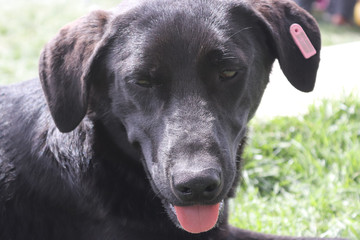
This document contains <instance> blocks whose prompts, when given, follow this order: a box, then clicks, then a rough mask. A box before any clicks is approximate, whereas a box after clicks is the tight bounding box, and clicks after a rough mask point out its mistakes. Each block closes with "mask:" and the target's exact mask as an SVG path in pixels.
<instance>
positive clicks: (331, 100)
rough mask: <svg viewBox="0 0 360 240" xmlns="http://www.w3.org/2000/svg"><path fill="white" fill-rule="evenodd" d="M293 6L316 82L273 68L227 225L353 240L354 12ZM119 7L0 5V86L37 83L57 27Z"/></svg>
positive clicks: (357, 149)
mask: <svg viewBox="0 0 360 240" xmlns="http://www.w3.org/2000/svg"><path fill="white" fill-rule="evenodd" d="M296 1H297V2H298V3H299V4H301V5H302V6H303V7H304V8H306V9H307V10H308V11H310V12H311V13H312V14H313V15H314V16H315V17H316V19H317V20H318V23H319V26H320V29H321V33H322V44H323V49H322V53H321V56H322V61H321V65H320V69H319V74H318V80H317V81H318V83H317V86H316V88H315V91H314V92H313V93H311V94H304V93H299V92H297V91H296V90H294V89H293V88H292V87H291V86H290V84H289V83H288V82H287V80H286V79H285V77H284V76H283V74H282V72H281V70H280V69H279V66H278V65H277V64H275V66H274V70H273V73H272V75H271V79H270V85H269V87H268V89H267V91H266V94H265V96H264V98H263V101H262V104H261V106H260V109H259V111H258V114H257V117H256V118H255V119H254V120H253V121H252V122H251V126H250V129H249V141H248V147H247V149H246V152H245V155H244V159H245V162H244V167H243V168H244V171H243V177H242V184H241V187H240V188H239V190H238V195H237V198H236V199H235V200H234V201H233V203H232V206H231V209H230V210H231V219H230V220H231V223H232V224H234V225H236V226H238V227H241V228H245V229H252V230H255V231H262V232H267V233H274V234H283V235H298V236H315V235H316V236H321V237H335V236H341V237H348V238H350V239H359V240H360V98H359V94H358V93H359V92H358V88H359V86H360V26H359V25H360V20H359V18H360V5H355V4H357V3H358V1H353V0H340V2H347V1H349V2H351V1H353V2H352V3H348V4H350V5H352V7H351V8H350V10H346V11H345V10H339V9H340V8H341V7H336V6H335V5H331V2H330V0H321V1H312V0H305V1H298V0H296ZM335 1H336V0H334V2H335ZM337 2H339V1H337ZM118 3H119V1H115V0H11V1H9V0H0V85H3V84H11V83H16V82H19V81H23V80H27V79H31V78H34V77H37V75H38V73H37V69H38V66H37V65H38V58H39V54H40V51H41V49H42V47H43V46H44V44H45V43H46V42H47V41H49V40H50V39H51V38H52V37H53V36H54V35H55V34H56V33H57V32H58V30H59V29H60V28H61V27H62V26H64V25H65V24H67V23H68V22H70V21H73V20H75V19H76V18H78V17H80V16H82V15H84V14H86V13H88V12H89V11H91V10H94V9H98V8H101V9H107V8H111V7H114V6H116V5H117V4H118ZM333 4H334V3H333ZM356 9H358V10H356ZM356 11H359V12H357V14H355V15H354V12H356ZM0 91H1V90H0ZM0 94H1V92H0ZM0 121H1V116H0Z"/></svg>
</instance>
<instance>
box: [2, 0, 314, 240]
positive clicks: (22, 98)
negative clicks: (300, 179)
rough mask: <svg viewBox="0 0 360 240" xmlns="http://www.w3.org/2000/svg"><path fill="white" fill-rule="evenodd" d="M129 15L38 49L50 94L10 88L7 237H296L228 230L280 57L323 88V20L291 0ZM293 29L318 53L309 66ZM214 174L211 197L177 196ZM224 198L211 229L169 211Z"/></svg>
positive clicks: (25, 86) (188, 3) (81, 23)
mask: <svg viewBox="0 0 360 240" xmlns="http://www.w3.org/2000/svg"><path fill="white" fill-rule="evenodd" d="M125 4H126V3H125ZM125 7H126V6H125V5H120V7H119V8H117V9H114V10H112V11H96V12H93V13H91V14H89V15H88V16H86V17H83V18H81V19H79V20H77V21H76V22H74V23H72V24H69V25H67V26H66V27H64V28H63V29H62V30H61V31H60V32H59V34H58V35H57V36H56V37H55V38H54V39H53V40H52V41H51V42H49V43H48V44H47V45H46V46H45V48H44V51H43V52H42V54H41V59H40V64H39V72H40V81H41V85H40V81H39V80H38V79H34V80H31V81H27V82H23V83H20V84H17V85H11V86H3V87H1V88H0V113H1V122H0V239H2V240H25V239H26V240H32V239H34V240H55V239H59V240H60V239H61V240H63V239H67V240H71V239H78V240H79V239H86V240H91V239H109V240H110V239H114V240H115V239H124V240H137V239H154V240H155V239H156V240H161V239H164V240H165V239H167V240H168V239H172V240H176V239H189V240H190V239H202V240H204V239H208V240H210V239H216V240H235V239H236V240H240V239H294V238H291V237H284V238H281V237H277V236H270V235H264V234H259V233H253V232H249V231H245V230H240V229H235V228H233V227H230V226H229V225H228V223H227V201H228V198H229V197H231V196H233V195H234V191H235V189H236V185H237V182H238V178H239V171H240V166H241V161H240V157H239V156H240V155H241V152H242V149H243V147H244V145H245V144H244V142H245V135H246V125H247V122H248V121H249V120H250V119H251V118H252V116H253V115H254V113H255V111H256V108H257V106H258V104H259V102H260V100H261V97H262V94H263V91H264V89H265V87H266V85H267V83H268V79H269V73H270V71H271V67H272V64H273V62H274V60H275V58H278V59H279V61H280V65H281V67H282V69H283V71H284V73H285V74H286V76H287V77H288V79H289V81H290V82H291V83H292V84H293V85H294V86H295V87H296V88H298V89H299V90H302V91H311V90H312V88H313V86H314V83H315V77H316V71H317V67H318V63H319V51H320V35H319V30H318V28H317V25H316V23H315V21H314V20H313V18H312V17H311V16H310V15H308V14H307V13H306V12H304V11H303V10H301V9H300V8H298V7H296V5H295V4H293V3H292V1H287V0H286V1H285V0H282V1H274V0H272V1H269V0H258V1H255V0H249V1H240V0H238V1H236V0H234V1H219V0H171V1H166V0H155V1H138V5H137V6H134V7H131V8H129V9H128V10H126V11H125V10H123V9H124V8H125ZM295 22H296V23H299V24H301V25H302V27H303V28H304V30H305V31H306V32H307V34H308V36H309V38H310V39H311V41H312V42H313V44H314V45H315V48H316V49H317V51H318V54H317V55H316V56H314V57H312V58H311V59H309V60H305V59H304V58H303V57H302V55H301V53H300V51H299V50H298V48H297V47H296V46H295V44H294V42H293V41H292V39H291V36H290V35H289V27H290V25H291V24H292V23H295ZM224 71H235V72H236V74H235V75H234V76H230V77H226V76H225V77H224V75H223V74H224V73H223V72H224ZM230 75H231V74H230ZM44 93H45V94H44ZM239 146H240V147H239ZM237 156H238V157H237ZM189 169H190V170H189ZM209 169H210V170H209ZM208 170H209V171H208ZM179 174H180V175H182V176H181V177H179ZM184 176H185V177H184ZM214 176H215V180H216V181H218V184H217V185H216V186H215V187H212V188H211V191H208V192H207V193H206V194H207V195H206V196H205V195H202V194H199V195H196V194H195V193H194V192H195V191H194V192H192V193H191V195H190V196H189V195H186V196H183V195H182V194H184V192H185V191H183V192H181V189H180V192H179V189H178V188H179V186H178V185H179V184H178V182H180V183H183V182H184V181H185V182H186V183H188V182H189V181H191V183H192V184H195V185H196V187H198V186H199V185H198V184H199V182H195V183H194V179H201V181H205V180H204V179H208V178H209V177H210V178H211V177H212V178H214ZM201 181H200V182H201ZM201 184H202V183H201ZM213 189H215V190H216V191H215V190H214V191H213ZM209 192H210V193H211V194H210V195H208V193H209ZM193 193H194V194H193ZM219 202H222V207H221V213H220V217H219V220H218V223H217V225H216V227H215V228H213V229H212V230H210V231H208V232H205V233H201V234H190V233H187V232H186V231H184V230H182V229H181V228H180V227H179V223H178V221H177V219H176V216H175V214H174V212H173V210H172V205H180V206H186V205H193V204H215V203H219ZM300 239H301V238H300ZM302 239H309V238H302Z"/></svg>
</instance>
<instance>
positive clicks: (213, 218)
mask: <svg viewBox="0 0 360 240" xmlns="http://www.w3.org/2000/svg"><path fill="white" fill-rule="evenodd" d="M219 207H220V203H218V204H215V205H194V206H187V207H179V206H174V208H175V212H176V216H177V219H178V220H179V222H180V224H181V226H182V227H183V228H184V229H185V230H186V231H188V232H190V233H201V232H206V231H209V230H210V229H212V228H213V227H214V226H215V224H216V222H217V219H218V216H219Z"/></svg>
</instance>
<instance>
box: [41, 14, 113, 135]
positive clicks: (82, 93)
mask: <svg viewBox="0 0 360 240" xmlns="http://www.w3.org/2000/svg"><path fill="white" fill-rule="evenodd" d="M109 21H110V14H109V13H108V12H105V11H95V12H92V13H91V14H89V15H88V16H86V17H83V18H80V19H78V20H77V21H75V22H73V23H71V24H69V25H67V26H65V27H64V28H62V29H61V30H60V32H59V33H58V35H57V36H56V37H55V38H54V39H53V40H52V41H50V42H49V43H48V44H47V45H46V46H45V48H44V50H43V51H42V53H41V56H40V62H39V76H40V81H41V83H42V87H43V90H44V93H45V97H46V100H47V103H48V106H49V108H50V112H51V115H52V117H53V119H54V121H55V124H56V126H57V127H58V129H59V130H60V131H61V132H70V131H72V130H73V129H74V128H75V127H76V126H77V125H78V124H79V123H80V122H81V120H82V119H83V118H84V116H85V115H86V112H87V108H88V94H89V88H90V84H91V82H92V81H94V78H95V75H98V74H96V71H97V70H96V69H94V68H99V66H98V64H94V61H95V59H98V58H99V55H101V52H102V51H104V46H106V41H108V35H109V34H108V32H107V29H108V27H107V26H108V24H109Z"/></svg>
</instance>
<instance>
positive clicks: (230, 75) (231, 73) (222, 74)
mask: <svg viewBox="0 0 360 240" xmlns="http://www.w3.org/2000/svg"><path fill="white" fill-rule="evenodd" d="M237 73H238V72H237V71H232V70H224V71H222V72H220V75H219V76H220V79H221V80H228V79H232V78H234V77H235V76H236V75H237Z"/></svg>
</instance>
